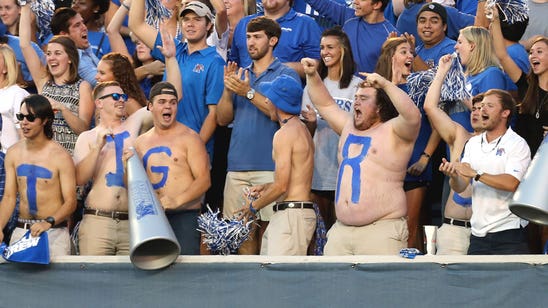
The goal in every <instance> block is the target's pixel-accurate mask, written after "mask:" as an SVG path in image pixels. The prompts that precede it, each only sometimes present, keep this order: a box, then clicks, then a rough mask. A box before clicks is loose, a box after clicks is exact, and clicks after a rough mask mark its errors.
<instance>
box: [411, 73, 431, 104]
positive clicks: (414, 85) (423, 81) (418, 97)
mask: <svg viewBox="0 0 548 308" xmlns="http://www.w3.org/2000/svg"><path fill="white" fill-rule="evenodd" d="M434 76H436V72H435V70H434V69H428V70H426V71H419V72H416V73H411V74H410V75H409V76H407V91H408V92H407V94H408V95H409V97H410V98H411V99H412V100H413V102H415V104H418V103H420V102H424V99H425V98H426V93H427V92H428V88H429V87H430V84H431V83H432V80H434Z"/></svg>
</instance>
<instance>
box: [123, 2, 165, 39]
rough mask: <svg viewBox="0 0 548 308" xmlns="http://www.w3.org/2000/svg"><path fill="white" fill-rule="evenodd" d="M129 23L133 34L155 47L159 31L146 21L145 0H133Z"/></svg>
mask: <svg viewBox="0 0 548 308" xmlns="http://www.w3.org/2000/svg"><path fill="white" fill-rule="evenodd" d="M128 25H129V29H130V30H131V31H132V32H133V34H135V35H137V37H138V38H139V39H140V40H141V41H143V43H145V45H147V46H148V47H149V48H150V49H154V42H155V41H156V36H158V31H156V29H154V27H152V26H151V25H149V24H147V23H146V22H145V0H132V3H131V10H129V22H128Z"/></svg>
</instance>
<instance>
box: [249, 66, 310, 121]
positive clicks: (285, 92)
mask: <svg viewBox="0 0 548 308" xmlns="http://www.w3.org/2000/svg"><path fill="white" fill-rule="evenodd" d="M259 92H261V94H263V95H264V96H266V97H267V98H268V99H269V100H270V101H271V102H272V104H274V106H276V107H277V108H278V109H280V110H282V111H283V112H287V113H289V114H300V113H301V102H302V99H303V88H302V86H301V83H300V82H299V81H297V80H295V79H294V78H293V77H289V76H288V75H280V76H278V77H276V79H274V80H273V81H271V82H263V83H261V84H260V86H259Z"/></svg>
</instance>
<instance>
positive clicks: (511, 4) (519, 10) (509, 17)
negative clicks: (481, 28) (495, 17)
mask: <svg viewBox="0 0 548 308" xmlns="http://www.w3.org/2000/svg"><path fill="white" fill-rule="evenodd" d="M495 6H498V7H499V8H500V10H501V13H502V14H501V16H500V20H502V21H504V22H507V23H509V24H513V23H516V22H520V21H524V20H526V19H528V18H529V5H528V4H527V1H525V0H487V1H486V2H485V7H486V8H493V9H494V8H495ZM488 18H489V16H488Z"/></svg>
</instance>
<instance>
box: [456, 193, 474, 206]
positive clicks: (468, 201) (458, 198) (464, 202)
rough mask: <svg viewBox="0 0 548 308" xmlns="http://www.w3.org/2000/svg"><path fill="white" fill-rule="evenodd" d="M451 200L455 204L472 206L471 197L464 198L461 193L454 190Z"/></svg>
mask: <svg viewBox="0 0 548 308" xmlns="http://www.w3.org/2000/svg"><path fill="white" fill-rule="evenodd" d="M453 201H455V203H456V204H458V205H460V206H462V207H471V206H472V197H468V198H464V197H462V196H461V195H459V194H457V193H456V192H453Z"/></svg>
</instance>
